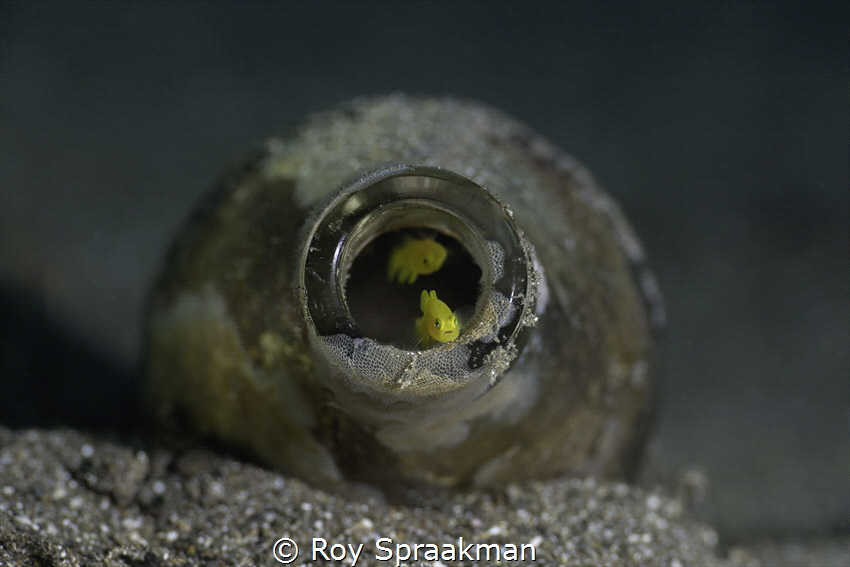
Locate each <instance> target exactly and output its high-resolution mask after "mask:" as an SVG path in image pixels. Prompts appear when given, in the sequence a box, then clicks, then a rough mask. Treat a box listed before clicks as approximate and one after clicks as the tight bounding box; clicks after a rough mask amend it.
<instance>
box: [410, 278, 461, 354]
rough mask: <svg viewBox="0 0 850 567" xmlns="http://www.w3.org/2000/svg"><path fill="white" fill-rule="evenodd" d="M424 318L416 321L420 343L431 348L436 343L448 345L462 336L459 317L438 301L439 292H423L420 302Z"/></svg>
mask: <svg viewBox="0 0 850 567" xmlns="http://www.w3.org/2000/svg"><path fill="white" fill-rule="evenodd" d="M419 307H420V309H422V317H420V318H419V319H417V320H416V333H417V335H418V336H419V343H420V345H421V346H423V347H429V346H431V345H432V344H433V343H434V342H441V343H447V342H450V341H453V340H455V339H456V338H457V337H458V335H459V334H460V324H459V323H458V320H457V316H456V315H455V314H454V313H452V310H451V309H449V306H448V305H446V304H445V303H443V302H442V301H440V300H439V299H437V292H436V291H431V292H430V293H429V292H427V291H425V290H424V289H423V290H422V296H421V297H420V300H419Z"/></svg>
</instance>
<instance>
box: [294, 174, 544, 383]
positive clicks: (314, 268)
mask: <svg viewBox="0 0 850 567" xmlns="http://www.w3.org/2000/svg"><path fill="white" fill-rule="evenodd" d="M417 241H434V242H436V243H438V244H439V245H440V246H442V247H444V248H445V250H446V251H447V253H446V255H445V260H444V262H443V263H442V265H441V266H440V267H439V269H437V270H436V271H434V272H433V273H423V274H421V275H420V274H417V275H416V278H415V281H413V282H409V281H403V282H399V281H394V280H393V279H392V278H391V277H390V273H389V272H390V270H388V268H389V265H388V264H389V263H390V262H391V259H390V258H391V256H392V254H393V253H394V251H395V250H397V249H398V248H399V247H404V246H406V245H411V242H414V243H415V242H417ZM532 255H533V250H532V248H531V245H530V244H529V243H528V242H527V241H526V240H525V238H524V237H523V236H522V233H521V231H519V230H518V229H517V227H516V226H515V225H514V223H513V220H512V218H511V215H510V212H509V209H508V208H507V207H506V206H505V205H503V204H502V203H501V202H499V201H498V199H496V198H495V197H494V196H493V195H492V194H491V193H490V192H489V191H487V190H486V189H485V188H483V187H481V186H480V185H478V184H476V183H474V182H472V181H470V180H469V179H466V178H464V177H462V176H459V175H457V174H454V173H451V172H449V171H446V170H443V169H438V168H433V167H426V166H407V165H400V166H394V167H390V168H385V169H381V170H379V171H375V172H372V173H369V174H367V175H365V176H363V177H360V178H358V179H356V180H354V181H352V182H351V183H349V184H347V185H346V186H344V187H343V188H342V189H341V190H340V191H338V192H337V193H336V194H335V195H333V196H332V198H331V199H330V200H329V201H328V202H326V203H325V204H324V205H323V206H322V207H320V208H319V210H318V212H317V213H315V214H314V215H313V216H312V217H311V218H310V219H308V222H307V229H306V236H305V238H304V244H303V249H302V255H301V262H300V265H299V282H300V286H301V299H302V300H303V305H302V309H303V311H304V315H305V319H306V321H307V326H308V331H309V333H310V335H311V336H312V337H313V338H314V340H317V341H319V342H322V343H325V344H327V343H329V342H333V343H334V344H340V345H341V344H342V343H349V342H350V341H354V340H358V341H368V342H370V343H374V344H370V345H369V348H370V349H372V350H374V353H375V355H376V356H377V354H378V353H379V352H380V351H381V350H386V352H385V353H384V354H385V355H388V356H389V355H396V356H399V355H400V354H401V353H399V352H396V351H403V352H405V353H406V354H407V355H409V356H412V357H414V358H421V359H423V360H424V359H431V358H433V359H435V361H436V362H435V364H438V365H439V366H440V369H441V371H439V372H438V371H437V369H432V370H433V371H435V372H436V373H437V374H438V375H439V374H442V375H444V376H450V377H451V380H452V381H454V382H455V384H462V383H463V382H464V379H463V377H464V376H469V377H471V376H472V374H478V372H476V371H477V370H479V369H483V370H486V371H487V372H488V373H489V374H490V381H491V383H495V381H496V379H497V377H498V375H499V374H501V373H502V372H503V371H504V370H506V369H507V368H508V367H509V366H510V360H512V359H513V358H514V357H515V356H516V355H517V354H518V350H519V347H520V345H519V344H518V341H517V339H518V335H519V334H520V331H521V330H522V328H523V327H524V326H526V324H527V322H528V321H529V319H531V317H529V316H528V314H529V313H532V312H533V307H534V306H533V305H531V303H532V301H531V300H530V299H529V298H531V297H534V296H535V295H536V294H535V290H533V289H531V288H532V287H533V286H534V285H535V283H534V282H536V281H537V278H535V277H533V269H534V266H533V262H532V260H531V257H532ZM407 279H408V280H409V278H407ZM423 291H425V292H430V291H435V292H436V294H437V296H438V297H439V298H440V300H441V301H443V302H445V304H446V305H447V307H448V308H449V309H450V310H452V311H453V312H454V313H455V314H457V315H459V318H460V320H461V323H460V327H461V328H460V333H459V335H458V336H457V338H456V339H454V340H451V341H450V342H444V343H441V342H436V343H434V344H428V346H427V347H426V346H425V345H424V344H423V341H421V340H417V337H416V327H415V325H416V319H417V318H418V317H421V316H422V315H423V312H422V311H421V307H422V306H421V305H420V300H419V298H420V295H421V294H422V292H423ZM347 339H348V340H347ZM425 343H426V344H427V343H429V341H425ZM358 344H362V343H358ZM349 347H350V345H349ZM346 348H348V347H346ZM431 351H435V352H431ZM497 351H498V352H497ZM494 353H496V354H495V355H494ZM499 353H502V356H499V355H498V354H499ZM335 356H342V357H343V358H344V357H345V356H351V355H345V354H341V353H337V354H336V355H335ZM438 359H444V360H443V361H442V362H440V360H438ZM447 360H451V361H452V363H451V364H452V365H453V367H452V368H451V369H447V368H445V366H446V364H445V361H447ZM455 367H457V368H455ZM485 367H486V368H485ZM408 378H410V377H408ZM458 378H460V380H458ZM396 379H397V380H396V381H397V382H401V383H404V382H405V380H407V378H405V377H404V376H397V377H396ZM408 381H409V380H408ZM410 385H413V384H412V383H411V384H408V386H410Z"/></svg>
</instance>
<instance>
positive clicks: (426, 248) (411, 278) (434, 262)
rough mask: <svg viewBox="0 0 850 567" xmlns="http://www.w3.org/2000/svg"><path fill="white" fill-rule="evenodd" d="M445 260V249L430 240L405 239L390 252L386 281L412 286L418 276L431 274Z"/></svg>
mask: <svg viewBox="0 0 850 567" xmlns="http://www.w3.org/2000/svg"><path fill="white" fill-rule="evenodd" d="M445 260H446V248H445V246H443V245H442V244H440V243H439V242H437V241H436V240H432V239H430V238H416V239H414V238H407V239H405V240H404V242H402V243H401V244H399V245H398V246H396V247H395V248H393V251H392V252H390V261H389V262H388V263H387V279H389V280H396V281H398V283H408V284H412V283H413V282H415V281H416V278H417V277H419V276H424V275H427V274H433V273H434V272H436V271H437V270H439V269H440V267H442V265H443V262H445Z"/></svg>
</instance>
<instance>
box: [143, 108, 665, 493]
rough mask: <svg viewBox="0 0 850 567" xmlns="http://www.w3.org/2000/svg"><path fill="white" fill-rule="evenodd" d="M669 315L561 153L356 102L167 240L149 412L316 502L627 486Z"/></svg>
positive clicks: (512, 125) (249, 162)
mask: <svg viewBox="0 0 850 567" xmlns="http://www.w3.org/2000/svg"><path fill="white" fill-rule="evenodd" d="M421 246H424V249H427V250H433V249H441V250H442V252H440V254H439V255H438V256H439V257H437V258H436V259H433V258H431V259H430V260H429V258H428V257H427V256H428V254H426V253H424V252H420V251H419V250H420V247H421ZM429 261H430V262H431V265H428V263H429ZM420 262H422V263H423V265H425V267H421V266H420V264H419V263H420ZM432 292H434V295H433V296H432V295H431V293H432ZM437 299H439V302H440V303H438V302H437ZM663 317H664V314H663V307H662V304H661V300H660V296H659V294H658V291H657V287H656V285H655V281H654V279H653V276H652V274H651V272H650V271H649V270H648V268H647V267H646V265H645V259H644V255H643V251H642V248H641V246H640V244H639V242H638V240H637V238H636V237H635V235H634V234H633V232H632V230H631V229H630V227H629V226H628V224H627V222H626V221H625V219H624V218H623V216H622V214H621V213H620V211H619V208H618V207H617V205H616V204H615V203H614V202H613V201H612V200H611V198H610V197H608V196H607V195H606V194H605V193H604V192H603V191H602V190H601V189H600V188H599V187H598V186H597V185H596V184H595V182H594V181H593V179H592V178H591V176H590V175H589V174H588V173H587V171H586V170H585V169H583V168H582V167H581V166H580V165H579V164H578V163H576V162H575V161H574V160H573V159H572V158H569V157H568V156H566V155H565V154H564V153H563V152H562V151H561V150H559V149H557V148H556V147H554V146H552V145H551V144H549V143H548V142H546V141H545V140H543V139H542V138H541V137H540V136H539V135H537V134H535V133H534V132H532V131H531V130H529V129H528V128H527V127H526V126H524V125H522V124H520V123H518V122H516V121H515V120H513V119H511V118H509V117H507V116H505V115H504V114H502V113H500V112H498V111H496V110H493V109H490V108H488V107H485V106H482V105H480V104H477V103H472V102H463V101H458V100H454V99H424V98H409V97H406V96H403V95H393V96H389V97H380V98H372V99H359V100H355V101H352V102H350V103H348V104H346V105H343V106H341V107H339V108H337V109H334V110H331V111H328V112H324V113H320V114H317V115H314V116H312V117H310V118H308V119H307V120H306V121H305V122H304V123H303V124H302V125H300V126H298V127H296V128H295V129H294V130H293V131H292V132H290V134H289V135H288V136H285V137H283V138H279V139H278V138H275V139H272V140H270V141H269V142H268V143H267V144H266V145H265V147H264V148H263V149H262V150H260V151H259V152H257V153H255V154H254V155H251V156H249V157H248V158H246V159H245V160H243V161H242V162H240V163H239V164H238V165H237V166H235V167H234V168H232V169H231V170H229V171H228V172H226V173H225V174H224V175H223V176H222V177H221V179H220V181H219V182H218V185H217V188H216V189H215V190H214V191H213V192H212V194H211V195H210V197H208V198H207V200H206V201H205V202H204V203H203V204H202V205H201V206H200V207H199V208H198V210H197V211H196V213H195V214H194V215H193V216H192V218H191V219H190V221H189V223H188V225H187V226H186V228H185V229H184V230H183V231H182V232H181V233H180V235H179V236H178V238H177V240H176V242H175V244H174V245H173V246H172V249H171V250H170V252H169V255H168V257H167V260H166V264H165V269H164V270H163V273H162V276H161V277H160V279H159V280H158V282H157V283H156V285H155V287H154V290H153V293H152V296H151V302H150V317H149V320H148V333H147V339H148V347H147V353H148V357H147V364H148V370H149V375H150V384H149V385H150V388H149V392H150V400H151V403H152V408H153V411H154V412H155V414H156V415H157V417H158V419H159V420H160V421H161V422H162V423H165V424H171V425H172V426H181V425H188V426H189V427H190V428H191V429H192V430H194V431H197V432H198V433H200V434H202V435H209V436H213V437H216V438H218V439H220V440H222V441H224V442H226V443H229V444H232V445H234V446H237V447H242V448H247V449H249V450H251V451H252V452H254V453H255V454H256V455H258V456H259V457H260V458H261V459H263V460H264V461H265V462H267V463H269V464H271V465H272V466H276V467H278V468H280V469H282V470H284V471H287V472H290V473H292V474H296V475H298V476H300V477H302V478H305V479H307V480H310V481H313V482H316V483H319V484H324V485H332V484H335V483H338V482H340V481H341V480H342V479H344V478H347V479H352V480H364V481H368V482H373V483H376V484H380V485H388V484H393V483H396V482H408V481H424V482H429V483H436V484H441V485H447V486H499V485H504V484H506V483H508V482H513V481H520V480H524V479H530V478H548V477H553V476H557V475H562V474H576V475H586V474H594V475H600V476H607V477H617V476H620V477H622V476H628V475H629V474H630V473H632V472H633V470H634V466H635V464H636V458H637V456H638V455H639V452H640V448H641V447H642V445H643V442H644V439H645V436H646V433H647V426H648V423H649V419H650V416H651V410H652V407H653V402H654V399H655V393H654V391H655V386H656V383H657V379H656V373H657V372H656V367H657V361H656V348H657V345H656V342H657V331H658V330H660V328H661V327H662V325H663ZM454 321H456V323H455V322H454ZM435 325H436V327H442V328H443V329H444V332H447V333H449V335H446V337H448V338H446V337H443V336H440V338H434V337H436V336H437V335H434V334H433V333H438V332H439V331H435V330H434V329H435ZM455 331H456V332H455ZM429 333H432V334H429ZM443 339H445V340H443Z"/></svg>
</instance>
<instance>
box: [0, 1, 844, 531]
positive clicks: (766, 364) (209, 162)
mask: <svg viewBox="0 0 850 567" xmlns="http://www.w3.org/2000/svg"><path fill="white" fill-rule="evenodd" d="M848 20H850V4H848V3H846V2H823V3H817V2H805V3H762V2H734V3H699V4H697V3H616V2H606V3H587V4H585V3H563V4H559V3H551V2H541V3H534V2H523V3H502V2H496V3H484V2H482V3H448V2H446V3H441V2H436V3H430V2H423V3H419V2H405V3H382V2H376V3H355V2H345V3H333V2H331V3H321V2H319V3H314V2H310V3H295V2H293V3H288V2H287V3H260V2H257V3H210V4H205V3H194V2H182V3H181V2H174V3H123V2H120V3H100V2H96V3H85V2H83V3H72V2H55V3H51V2H44V3H42V2H12V1H4V2H3V3H0V292H2V294H0V302H2V303H0V324H2V336H0V341H2V342H1V343H0V424H2V425H6V426H9V427H13V428H24V427H48V426H49V427H53V426H61V425H67V426H72V427H80V428H85V429H96V430H101V431H107V432H124V433H133V432H136V431H138V430H139V428H141V427H142V424H143V415H142V410H141V408H140V407H139V405H138V404H139V391H140V386H139V384H140V373H139V365H138V356H139V352H140V339H141V337H140V323H141V318H142V314H143V309H144V299H145V293H146V290H147V288H148V286H149V285H150V283H151V281H152V278H153V277H154V275H155V274H156V272H157V270H158V267H159V262H160V259H161V258H162V256H163V253H164V250H165V247H166V246H167V244H168V243H169V241H170V240H171V238H172V237H173V235H174V233H175V232H176V230H177V228H178V227H179V226H180V225H181V224H182V223H183V222H184V220H185V219H186V217H187V216H188V214H189V212H190V211H191V209H192V207H193V205H194V203H195V202H196V201H197V200H198V199H199V197H200V196H201V195H203V194H204V193H205V192H206V191H207V190H208V188H209V186H210V184H211V182H212V180H213V179H214V177H215V176H216V175H217V173H218V172H219V171H220V170H221V169H222V168H223V167H224V166H225V165H226V164H228V163H230V162H231V161H232V160H233V159H234V158H236V157H238V156H239V155H241V154H243V153H245V152H247V151H249V150H250V149H252V148H254V147H256V146H257V145H258V144H260V143H261V142H262V141H263V140H264V139H265V138H266V137H268V136H270V135H273V134H276V133H279V132H282V131H284V130H285V129H286V127H287V126H289V125H290V124H293V123H294V122H296V121H298V120H299V119H301V118H302V117H303V116H304V115H306V114H307V113H309V112H313V111H317V110H321V109H324V108H327V107H329V106H333V105H334V104H336V103H338V102H341V101H344V100H346V99H349V98H352V97H355V96H361V95H373V94H385V93H389V92H393V91H404V92H408V93H412V94H427V95H453V96H458V97H462V98H470V99H476V100H480V101H482V102H485V103H487V104H490V105H492V106H495V107H497V108H500V109H502V110H504V111H506V112H508V113H509V114H511V115H513V116H514V117H516V118H518V119H520V120H522V121H523V122H525V123H527V124H529V125H530V126H531V127H532V128H534V129H535V130H537V131H538V132H540V133H541V134H543V135H544V136H546V137H547V138H548V139H550V140H551V141H552V142H554V143H555V144H556V145H558V146H561V147H562V148H563V149H564V150H566V151H567V152H568V153H569V154H571V155H573V156H575V157H576V158H577V159H578V160H579V161H580V162H582V163H583V164H584V165H585V166H587V167H588V168H589V169H590V171H591V172H592V173H593V174H594V175H595V176H596V177H597V179H598V180H599V181H600V183H601V184H602V185H603V186H604V187H605V188H606V189H607V190H608V191H609V192H610V194H611V195H613V196H614V197H615V198H616V199H617V200H619V202H620V203H621V204H622V206H623V209H624V211H625V212H626V215H627V216H628V217H629V219H630V220H631V221H632V223H633V225H634V226H635V228H636V230H637V232H638V234H639V235H640V236H641V237H642V239H643V241H644V244H645V245H646V249H647V253H648V255H649V257H650V261H651V264H652V265H653V267H654V269H655V271H656V275H657V276H658V279H659V283H660V286H661V289H662V292H663V294H664V297H665V299H666V302H667V312H668V330H667V333H666V343H665V350H664V357H665V382H664V386H663V392H662V400H661V407H660V411H659V418H658V423H657V428H656V433H655V435H654V437H653V440H652V442H651V444H650V447H649V452H648V458H647V465H646V467H647V469H646V473H645V475H644V476H645V482H648V483H652V482H655V481H657V480H670V479H673V478H674V477H675V476H676V475H677V474H678V473H679V472H680V471H682V470H683V469H686V468H693V467H696V468H697V470H701V471H703V472H704V473H705V476H706V478H707V479H708V483H709V484H708V493H707V496H706V498H705V500H704V501H703V502H702V504H700V506H699V508H698V513H699V514H700V515H701V517H702V518H703V519H705V520H707V521H708V522H709V523H711V524H712V525H713V526H714V527H715V528H716V529H717V530H718V531H719V533H720V534H721V537H722V538H723V539H724V541H726V542H735V541H740V540H744V539H750V538H759V537H777V536H778V537H785V536H795V535H799V536H805V535H811V534H835V533H847V531H848V530H850V381H848V376H850V102H848V101H850V31H848V26H847V24H846V22H847V21H848Z"/></svg>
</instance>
